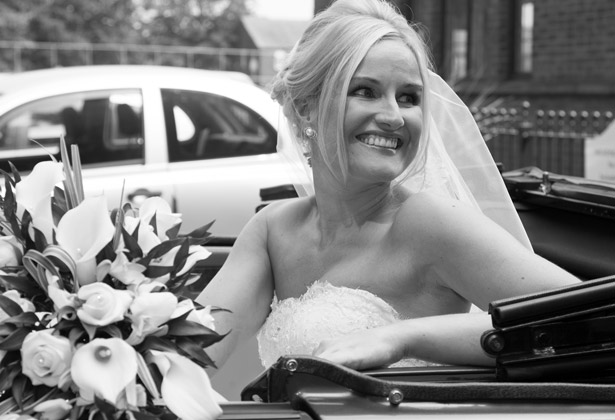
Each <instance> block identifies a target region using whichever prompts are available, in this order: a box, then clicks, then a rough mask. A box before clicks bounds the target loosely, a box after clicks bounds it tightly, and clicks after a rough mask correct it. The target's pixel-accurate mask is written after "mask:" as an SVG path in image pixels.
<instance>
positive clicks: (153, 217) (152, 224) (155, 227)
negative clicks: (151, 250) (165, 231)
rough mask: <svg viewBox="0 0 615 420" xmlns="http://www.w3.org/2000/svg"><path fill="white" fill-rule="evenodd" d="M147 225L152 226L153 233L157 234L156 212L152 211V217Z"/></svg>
mask: <svg viewBox="0 0 615 420" xmlns="http://www.w3.org/2000/svg"><path fill="white" fill-rule="evenodd" d="M149 225H150V226H151V227H152V229H153V232H154V235H156V236H158V226H157V223H156V212H154V215H153V216H152V218H151V219H149Z"/></svg>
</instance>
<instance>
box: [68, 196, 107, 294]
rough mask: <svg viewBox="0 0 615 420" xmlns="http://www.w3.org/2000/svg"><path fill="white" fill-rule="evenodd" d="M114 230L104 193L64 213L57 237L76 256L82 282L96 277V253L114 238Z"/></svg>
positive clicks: (85, 282) (93, 280) (91, 280)
mask: <svg viewBox="0 0 615 420" xmlns="http://www.w3.org/2000/svg"><path fill="white" fill-rule="evenodd" d="M114 233H115V228H114V226H113V223H111V219H110V218H109V212H108V210H107V201H106V199H105V197H104V196H98V197H91V198H86V199H85V200H83V202H81V204H79V205H78V206H77V207H75V208H74V209H72V210H69V211H67V212H66V213H65V214H64V216H63V217H62V219H61V220H60V223H58V228H57V230H56V239H57V241H58V245H60V246H61V247H62V248H63V249H64V250H66V252H68V253H69V255H70V256H71V257H72V258H73V260H75V263H76V265H77V273H76V275H77V280H78V282H79V285H85V284H90V283H93V282H95V281H96V255H97V254H98V253H99V252H100V250H102V249H103V248H104V247H105V245H107V244H108V243H109V242H110V241H111V240H112V239H113V235H114Z"/></svg>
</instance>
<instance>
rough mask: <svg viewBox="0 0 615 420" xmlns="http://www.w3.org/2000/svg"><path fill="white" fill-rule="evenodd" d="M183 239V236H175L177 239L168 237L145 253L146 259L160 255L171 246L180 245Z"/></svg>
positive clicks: (171, 247) (170, 248)
mask: <svg viewBox="0 0 615 420" xmlns="http://www.w3.org/2000/svg"><path fill="white" fill-rule="evenodd" d="M184 241H185V238H177V239H169V240H168V241H164V242H162V243H160V244H158V245H156V246H155V247H153V248H152V249H151V250H150V251H149V252H148V253H147V259H148V260H152V259H154V258H159V257H162V256H163V255H164V254H166V253H167V252H169V251H170V250H172V249H173V248H175V247H177V246H179V245H181V244H182V243H183V242H184Z"/></svg>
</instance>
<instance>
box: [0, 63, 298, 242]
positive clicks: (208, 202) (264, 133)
mask: <svg viewBox="0 0 615 420" xmlns="http://www.w3.org/2000/svg"><path fill="white" fill-rule="evenodd" d="M278 116H279V106H278V105H277V104H276V103H275V102H274V101H273V100H272V99H271V98H270V96H269V94H268V93H267V92H266V91H265V90H264V89H263V88H261V87H260V86H258V85H256V84H255V83H253V82H252V80H251V79H250V78H249V76H247V75H245V74H242V73H237V72H228V71H209V70H200V69H191V68H180V67H165V66H149V65H132V66H131V65H111V66H107V65H104V66H103V65H101V66H78V67H66V68H54V69H44V70H34V71H27V72H23V73H15V74H10V75H7V76H5V77H3V78H1V79H0V167H1V168H2V169H4V170H5V171H9V170H10V165H9V162H12V163H13V165H14V166H15V167H16V168H17V169H18V170H19V171H21V172H23V173H24V174H25V173H27V172H28V171H30V170H31V169H32V168H33V166H34V165H35V164H36V163H37V162H40V161H42V160H46V159H50V157H49V156H50V155H51V156H53V157H55V158H56V159H57V160H60V158H59V151H60V146H59V145H60V138H61V137H62V136H63V137H64V138H65V140H66V142H67V144H68V145H78V146H79V154H80V159H81V163H82V167H83V175H84V180H85V181H84V187H85V190H86V195H95V194H100V193H103V192H104V193H105V195H106V196H107V198H108V201H109V208H110V209H112V208H117V207H119V206H120V205H121V204H122V203H127V202H131V203H132V204H133V205H135V206H136V207H138V206H139V203H140V202H141V201H142V200H143V199H145V198H147V197H150V196H160V197H162V198H164V199H165V200H166V201H167V202H168V203H170V205H171V206H172V210H173V211H174V212H178V213H181V215H182V220H183V222H182V230H181V233H188V232H190V231H192V230H193V229H195V228H198V227H201V226H203V225H205V224H207V223H208V222H212V221H213V222H214V223H213V225H212V227H211V229H210V232H211V233H212V235H214V236H215V237H217V238H231V239H232V238H235V237H236V236H237V235H238V233H239V232H240V230H241V229H242V228H243V226H244V225H245V224H246V223H247V221H248V220H249V219H250V217H252V216H253V215H254V213H255V211H256V208H257V206H259V205H260V204H261V198H260V196H259V191H260V190H261V189H267V188H270V187H274V186H277V185H281V184H289V183H290V182H291V176H290V174H289V173H288V171H287V169H286V166H285V165H284V164H283V162H282V160H281V158H280V156H279V155H278V154H277V153H276V143H277V123H278Z"/></svg>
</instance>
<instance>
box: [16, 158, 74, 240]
mask: <svg viewBox="0 0 615 420" xmlns="http://www.w3.org/2000/svg"><path fill="white" fill-rule="evenodd" d="M63 177H64V175H63V172H62V164H61V163H59V162H51V161H45V162H39V163H37V164H36V166H35V167H34V168H33V169H32V172H30V174H29V175H28V176H27V177H25V178H24V179H23V180H22V181H21V182H18V183H17V185H16V186H15V201H17V205H18V215H20V216H21V215H22V214H23V211H24V210H27V211H28V213H30V215H31V216H32V226H33V227H35V228H37V229H38V230H40V231H41V232H42V233H43V234H44V235H45V238H46V239H47V242H48V243H51V241H52V237H53V226H54V225H53V217H52V214H51V194H52V192H53V188H54V186H55V185H56V184H57V183H59V182H60V181H62V179H63Z"/></svg>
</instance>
